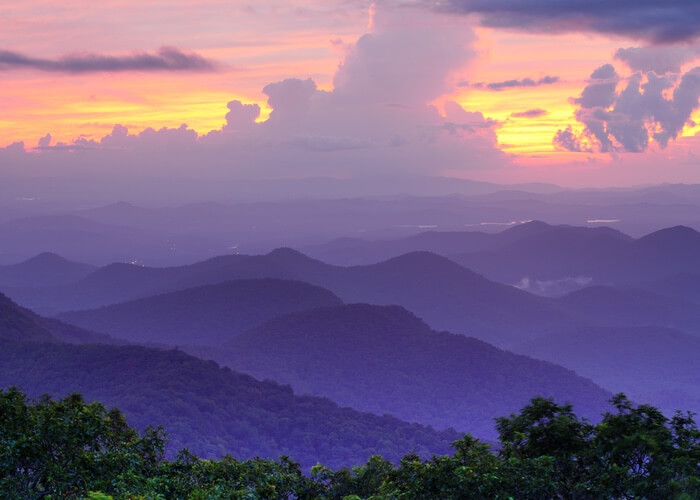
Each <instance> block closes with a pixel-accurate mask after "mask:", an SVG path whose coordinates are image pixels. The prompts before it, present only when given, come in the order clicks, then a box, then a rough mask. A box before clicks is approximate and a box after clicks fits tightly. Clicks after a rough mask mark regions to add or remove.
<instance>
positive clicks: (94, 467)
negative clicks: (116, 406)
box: [0, 388, 164, 498]
mask: <svg viewBox="0 0 700 500" xmlns="http://www.w3.org/2000/svg"><path fill="white" fill-rule="evenodd" d="M163 446H164V439H163V436H162V431H161V430H160V429H148V430H147V431H146V432H145V433H144V435H143V436H140V435H139V434H138V432H136V431H135V430H133V429H132V428H130V427H129V426H128V425H127V423H126V420H125V419H124V417H123V415H122V414H121V413H120V412H119V411H118V410H112V411H107V410H106V409H105V407H104V406H102V405H101V404H100V403H91V404H87V403H86V402H85V401H84V400H83V398H82V397H81V396H80V395H79V394H71V395H70V396H68V397H66V398H64V399H62V400H60V401H52V400H51V399H49V398H48V397H44V398H42V399H40V400H39V401H38V402H37V403H36V404H29V403H28V401H27V399H26V396H25V395H24V394H22V393H21V392H19V391H18V390H17V389H15V388H10V389H9V390H7V391H0V496H3V497H5V498H12V497H14V496H20V497H21V498H42V497H45V496H47V495H63V496H66V495H68V496H77V495H81V494H84V493H85V492H87V491H88V489H97V490H99V489H102V488H104V487H107V488H112V487H113V485H115V484H119V485H122V487H125V488H129V487H130V486H131V485H132V483H134V482H138V481H140V478H142V477H147V476H150V475H153V474H154V473H155V471H156V470H157V466H158V464H159V463H160V462H161V461H162V459H163Z"/></svg>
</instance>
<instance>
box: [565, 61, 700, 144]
mask: <svg viewBox="0 0 700 500" xmlns="http://www.w3.org/2000/svg"><path fill="white" fill-rule="evenodd" d="M619 83H624V87H622V88H621V89H620V90H619V91H618V90H617V87H618V84H619ZM699 100H700V67H698V68H694V69H692V70H690V71H688V72H686V73H685V74H683V75H680V74H665V75H661V76H659V75H657V74H656V73H655V72H653V71H650V72H648V73H646V74H644V73H642V72H637V73H634V74H633V75H632V76H631V77H629V78H628V79H627V80H626V82H622V80H621V79H620V77H619V76H618V75H617V72H616V71H615V69H614V67H612V65H609V64H607V65H605V66H601V67H600V68H598V69H597V70H595V71H594V72H593V74H592V75H591V80H590V81H589V83H588V85H587V86H586V87H585V88H584V89H583V91H582V92H581V96H580V97H578V98H576V99H574V100H573V102H574V103H575V104H578V105H579V108H578V109H577V110H576V112H575V117H576V119H577V120H578V121H579V122H580V123H582V124H583V125H584V131H583V133H582V134H581V135H580V136H575V135H574V134H573V132H572V130H571V128H570V127H569V128H567V129H566V130H559V131H558V132H557V134H556V136H555V137H554V144H555V146H557V147H560V148H563V149H568V150H569V151H583V150H586V149H596V150H597V151H600V152H615V151H628V152H641V151H645V150H646V149H647V147H648V146H649V143H650V141H652V140H653V141H655V142H657V143H658V144H659V145H660V146H661V147H662V148H663V147H666V146H667V145H668V143H669V141H671V140H673V139H676V138H677V137H678V136H679V134H680V133H681V132H682V130H683V127H684V126H685V125H686V124H687V123H688V122H689V120H690V117H691V115H692V113H693V111H694V110H695V109H697V108H698V107H699V106H700V101H699ZM583 144H588V145H589V146H583Z"/></svg>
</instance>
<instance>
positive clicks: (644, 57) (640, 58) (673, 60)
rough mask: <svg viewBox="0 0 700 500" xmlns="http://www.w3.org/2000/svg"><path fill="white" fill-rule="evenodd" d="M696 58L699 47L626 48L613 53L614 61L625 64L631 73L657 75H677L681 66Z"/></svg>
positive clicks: (698, 55) (698, 56) (699, 56)
mask: <svg viewBox="0 0 700 500" xmlns="http://www.w3.org/2000/svg"><path fill="white" fill-rule="evenodd" d="M698 58H700V45H695V46H692V45H690V46H688V45H681V46H671V47H655V46H652V47H627V48H620V49H617V52H615V59H618V60H620V61H622V62H624V63H625V64H627V66H629V68H630V69H631V70H632V71H643V72H645V73H647V72H649V71H654V72H655V73H657V74H659V75H662V74H664V73H679V72H680V71H681V66H683V64H685V63H687V62H690V61H693V60H694V59H698Z"/></svg>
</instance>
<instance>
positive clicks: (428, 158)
mask: <svg viewBox="0 0 700 500" xmlns="http://www.w3.org/2000/svg"><path fill="white" fill-rule="evenodd" d="M699 35H700V3H698V2H697V1H687V2H684V1H679V0H676V1H666V2H660V1H658V2H654V1H646V2H644V1H643V2H639V1H637V2H631V1H629V2H628V1H619V2H604V1H600V0H593V1H588V2H579V1H574V0H562V1H559V2H551V1H549V0H533V1H532V2H517V1H514V0H491V1H487V0H448V1H441V2H435V1H420V0H419V1H414V2H400V1H377V2H374V3H370V2H366V1H362V0H346V1H334V0H330V1H329V0H326V1H315V0H304V1H296V2H283V1H277V0H269V1H268V0H266V1H262V2H252V3H251V2H238V1H235V0H234V1H231V0H226V1H223V0H202V1H199V2H187V1H174V0H167V1H166V0H154V1H140V2H135V1H131V0H105V1H103V2H92V1H91V2H88V1H86V0H85V1H84V0H74V1H61V2H58V1H55V0H44V1H39V0H28V1H26V2H12V3H11V2H4V3H2V4H0V77H1V78H2V80H1V81H2V83H1V84H0V88H1V89H2V92H1V93H0V176H8V175H61V174H62V173H63V172H65V173H66V174H68V173H70V174H75V173H81V172H91V173H100V172H102V171H104V172H106V173H107V174H109V173H114V172H119V173H143V172H144V171H148V172H149V173H151V174H152V175H170V174H172V175H181V176H199V175H202V176H206V177H213V178H217V177H225V178H237V177H240V178H246V179H247V178H277V177H284V178H288V177H303V176H330V177H352V176H372V175H376V174H381V175H400V174H407V175H416V174H420V175H426V174H427V175H450V176H457V177H463V178H469V179H476V180H487V181H495V182H504V183H516V182H525V181H546V182H553V183H558V184H561V185H567V186H605V185H639V184H645V183H657V182H700V109H699V107H698V97H699V96H700V37H699Z"/></svg>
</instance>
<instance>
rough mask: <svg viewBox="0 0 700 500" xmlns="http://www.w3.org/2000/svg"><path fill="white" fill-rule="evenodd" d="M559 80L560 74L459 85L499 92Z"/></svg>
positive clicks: (549, 83) (462, 83)
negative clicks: (536, 78) (538, 77)
mask: <svg viewBox="0 0 700 500" xmlns="http://www.w3.org/2000/svg"><path fill="white" fill-rule="evenodd" d="M558 81H559V77H558V76H544V77H542V78H540V79H539V80H534V79H532V78H523V79H522V80H505V81H502V82H492V83H483V82H479V83H473V84H471V85H469V84H468V83H467V82H461V83H460V84H459V85H460V86H462V87H464V86H471V87H474V88H479V89H486V90H494V91H496V92H499V91H501V90H506V89H512V88H519V87H539V86H540V85H551V84H552V83H557V82H558Z"/></svg>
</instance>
